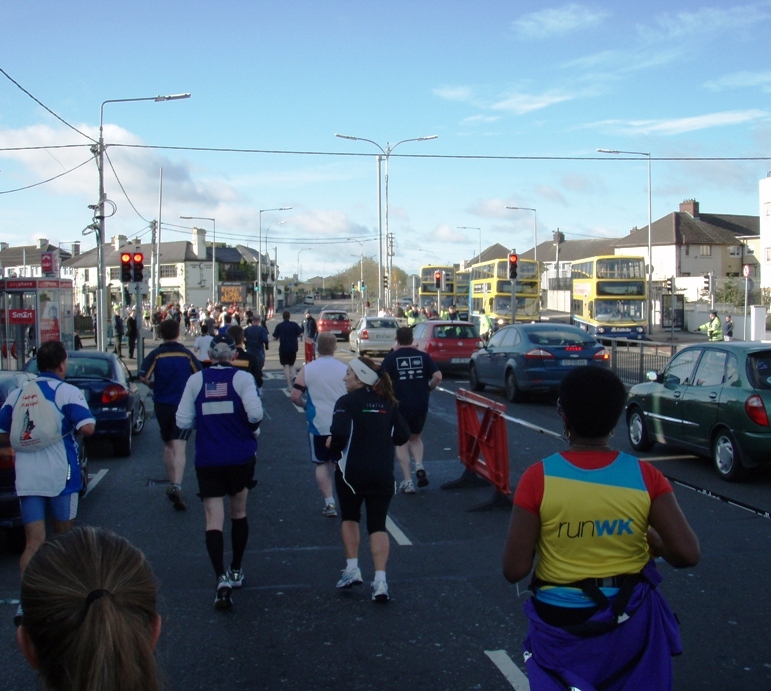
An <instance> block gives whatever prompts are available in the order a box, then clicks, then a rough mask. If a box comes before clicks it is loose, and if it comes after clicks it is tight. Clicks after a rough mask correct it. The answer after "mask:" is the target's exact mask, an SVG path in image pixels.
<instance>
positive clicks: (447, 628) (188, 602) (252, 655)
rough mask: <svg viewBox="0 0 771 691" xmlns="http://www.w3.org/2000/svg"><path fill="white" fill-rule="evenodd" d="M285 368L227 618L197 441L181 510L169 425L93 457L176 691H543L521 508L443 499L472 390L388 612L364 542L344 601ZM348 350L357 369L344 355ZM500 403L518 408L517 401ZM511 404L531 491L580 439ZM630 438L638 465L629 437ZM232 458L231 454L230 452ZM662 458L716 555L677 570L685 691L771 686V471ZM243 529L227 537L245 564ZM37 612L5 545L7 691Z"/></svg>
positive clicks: (445, 396)
mask: <svg viewBox="0 0 771 691" xmlns="http://www.w3.org/2000/svg"><path fill="white" fill-rule="evenodd" d="M318 309H319V307H318V306H317V307H316V308H315V311H318ZM298 319H299V316H298ZM148 346H150V347H152V342H150V343H149V344H148ZM148 350H149V348H148ZM277 355H278V354H277V351H276V349H275V347H274V348H271V350H270V351H269V353H268V360H267V363H266V371H267V373H268V379H267V380H266V382H265V387H264V390H263V403H264V406H265V411H266V416H265V421H264V423H263V426H262V434H261V437H260V451H259V462H258V466H257V478H258V480H259V483H258V485H257V487H256V488H255V489H254V490H253V491H252V492H251V493H250V496H249V501H248V512H249V521H250V530H251V532H250V539H249V546H248V549H247V553H246V556H245V559H244V570H245V573H246V581H245V585H244V587H243V588H242V589H241V590H240V591H236V592H235V594H234V606H233V609H232V610H230V611H227V612H221V611H217V610H215V609H214V606H213V600H214V590H215V579H214V575H213V572H212V569H211V565H210V563H209V560H208V557H207V555H206V550H205V546H204V535H203V533H204V520H203V509H202V507H201V505H200V502H199V501H198V499H197V498H196V497H195V491H196V486H195V475H194V469H193V464H192V458H193V450H192V448H190V447H191V446H192V444H189V445H188V447H189V448H188V453H187V456H188V467H187V470H186V473H185V482H184V489H185V493H186V496H187V499H188V510H187V511H185V512H174V511H173V510H172V508H171V504H170V502H169V501H168V500H167V498H166V497H165V496H164V491H165V486H166V482H165V475H164V471H163V467H162V464H161V442H160V437H159V434H158V428H157V424H156V422H155V420H149V421H148V424H147V426H146V428H145V431H144V432H143V433H142V434H141V435H140V436H139V437H137V438H136V439H135V445H134V452H133V455H132V457H131V458H128V459H122V458H113V457H112V454H111V449H110V447H109V445H107V444H102V445H99V444H95V445H94V446H93V448H92V450H91V475H92V478H93V480H92V488H91V489H90V491H89V494H88V496H87V497H86V498H85V499H84V500H83V501H82V502H81V509H80V513H79V516H78V522H81V523H88V524H94V525H102V526H105V527H109V528H111V529H113V530H115V531H117V532H118V533H120V534H122V535H124V536H125V537H127V538H128V539H130V540H131V541H132V542H133V543H134V544H136V545H137V546H138V547H140V548H141V549H142V550H143V551H144V552H145V554H146V555H147V556H148V558H149V559H150V561H151V562H152V564H153V567H154V569H155V573H156V575H157V577H158V580H159V585H160V595H161V604H160V607H161V613H162V616H163V633H162V635H161V638H160V642H159V645H158V658H159V661H160V663H161V665H162V667H163V669H164V671H165V676H166V687H167V688H168V689H177V690H187V689H231V688H243V689H335V690H337V691H347V690H348V689H351V690H354V689H356V690H358V689H400V690H401V689H410V690H412V689H432V690H433V689H450V690H455V689H458V690H460V689H512V688H514V689H518V690H522V689H527V688H528V684H527V680H526V677H525V676H524V674H523V670H524V664H523V661H522V654H521V641H522V639H523V637H524V635H525V631H526V622H525V617H524V616H523V614H522V611H521V607H522V602H523V601H524V599H525V598H526V597H527V594H526V592H525V590H524V585H526V584H521V585H520V586H519V588H518V587H517V586H512V585H510V584H508V583H507V582H506V581H505V580H504V578H503V576H502V575H501V566H500V561H501V549H502V546H503V541H504V538H505V534H506V529H507V525H508V514H509V511H508V509H507V508H505V507H502V508H501V507H499V508H494V509H492V510H487V511H470V509H472V508H474V507H477V506H479V505H481V504H484V503H485V502H487V501H488V500H489V499H491V497H492V494H493V493H492V490H491V489H490V488H489V487H477V488H471V489H453V490H443V489H441V485H442V483H444V482H447V481H450V480H454V479H457V478H458V477H460V475H461V473H462V470H463V469H462V466H461V465H460V463H459V461H458V442H457V423H456V413H455V398H454V392H455V391H456V390H457V389H458V388H462V387H464V386H467V384H466V383H464V381H463V379H462V378H461V377H457V378H454V377H448V378H446V379H445V382H444V384H443V385H442V387H441V390H438V391H437V392H435V393H434V394H432V399H431V410H430V413H429V418H428V422H427V424H426V430H425V434H424V439H425V445H426V463H425V465H426V469H427V471H428V473H429V478H430V485H429V486H428V487H427V488H426V489H425V490H419V491H418V493H417V494H415V495H412V496H408V495H403V494H400V495H397V496H396V497H395V498H394V500H393V502H392V504H391V511H390V519H391V520H390V522H389V532H390V534H391V544H392V547H391V556H390V559H389V563H388V582H389V585H390V588H391V593H392V596H393V599H392V601H391V602H390V603H389V604H387V605H378V604H375V603H372V602H371V601H370V588H369V583H368V581H369V580H371V578H372V576H373V569H372V562H371V558H370V555H369V547H368V544H367V540H366V536H365V535H364V533H365V531H364V530H363V531H362V533H363V538H362V546H361V552H360V563H361V567H362V573H363V575H364V579H365V585H364V587H361V588H354V589H352V590H350V591H337V590H336V589H335V583H336V581H337V579H338V578H339V575H340V571H341V570H342V569H343V568H344V566H345V559H344V555H343V549H342V544H341V540H340V524H339V519H330V518H325V517H323V516H322V514H321V509H322V505H323V501H322V499H321V495H320V494H319V492H318V489H317V487H316V483H315V479H314V472H313V467H312V465H311V463H310V461H309V459H308V448H307V441H306V427H305V418H304V414H303V413H301V412H300V411H299V410H298V409H296V408H295V407H294V406H293V405H292V404H291V402H290V401H289V398H288V394H287V392H286V383H285V381H284V378H283V374H282V372H281V371H280V368H279V364H278V357H277ZM340 355H341V358H342V359H344V360H346V359H348V358H349V357H350V353H348V351H347V349H346V348H345V345H344V344H341V350H340ZM485 396H489V398H490V399H492V400H495V401H499V402H504V403H506V401H505V399H504V398H503V396H502V394H501V393H496V392H494V391H490V392H485ZM506 406H507V417H508V418H510V419H508V420H507V424H506V427H507V433H508V442H509V464H510V479H511V486H512V488H513V487H515V486H516V482H517V479H518V478H519V476H520V475H521V473H522V472H523V470H524V469H525V468H526V467H527V466H528V465H529V464H530V463H532V462H534V461H536V460H538V459H540V458H542V457H544V456H546V455H548V454H550V453H552V452H554V451H555V450H559V449H562V448H564V442H562V440H561V439H560V438H559V436H558V434H559V432H560V431H561V426H560V422H559V419H558V418H557V415H556V411H555V409H554V400H553V399H550V398H548V397H547V398H537V399H533V400H531V401H527V402H525V403H522V404H511V403H506ZM612 442H614V446H616V448H618V449H620V450H625V451H631V448H630V447H629V444H628V441H627V439H626V433H625V430H624V428H623V427H619V428H618V429H617V431H616V434H615V436H614V438H613V440H612ZM222 444H223V453H226V452H227V440H226V439H223V440H222ZM647 456H649V457H650V458H651V459H652V460H654V461H655V462H656V463H657V464H658V465H659V467H660V468H661V469H662V471H663V472H665V473H666V474H667V475H668V476H669V477H670V478H672V479H675V480H677V481H680V482H681V483H682V484H676V485H675V487H676V493H677V496H678V499H679V501H680V503H681V505H682V507H683V509H684V511H685V512H686V515H687V516H688V518H689V520H690V522H691V524H692V525H693V527H694V529H695V530H696V531H697V533H698V535H699V537H700V539H701V545H702V561H701V563H700V564H699V565H698V566H697V567H696V568H694V569H685V570H674V569H672V568H670V567H669V566H667V565H666V564H662V565H661V570H662V572H663V573H664V584H663V586H662V589H663V592H664V594H665V595H666V597H667V598H668V600H669V602H670V603H671V605H672V607H673V609H675V611H676V612H677V614H678V616H679V618H680V622H681V626H682V637H683V643H684V653H683V655H682V656H680V657H678V658H676V659H675V660H674V668H675V679H676V688H678V689H711V688H714V689H743V690H747V691H749V690H754V689H758V690H761V689H768V688H771V646H769V645H768V640H769V635H768V621H769V618H770V617H769V615H771V604H770V603H771V598H769V595H768V593H767V587H766V581H767V574H768V573H769V570H770V568H771V556H769V555H771V531H770V530H769V528H771V522H770V521H769V517H768V516H769V512H771V472H768V471H766V472H761V473H757V474H756V475H755V476H753V477H752V478H751V479H750V480H749V481H748V482H746V483H743V484H739V485H729V484H727V483H724V482H722V481H720V480H719V479H717V477H716V476H715V475H714V472H713V471H712V470H711V469H710V467H709V461H707V460H705V459H696V458H694V457H692V456H689V455H687V454H685V453H683V452H682V451H680V452H678V450H676V449H663V448H661V447H658V446H657V447H654V449H653V450H652V451H651V453H650V454H648V455H647ZM397 473H398V471H397ZM696 490H701V491H696ZM729 500H731V501H733V502H735V503H729ZM737 504H741V506H739V505H737ZM228 530H229V526H227V523H226V550H229V538H228V532H227V531H228ZM17 598H18V556H17V555H15V554H12V553H11V552H9V551H8V549H7V548H6V547H5V545H3V544H2V543H0V604H2V605H3V606H2V607H0V614H2V616H0V635H2V637H3V638H4V640H5V641H6V645H5V647H4V650H5V654H4V658H3V664H2V669H3V671H2V682H1V683H0V686H1V687H2V688H3V689H6V690H7V691H11V690H12V689H17V690H19V691H21V690H25V691H26V690H27V689H33V688H37V683H36V679H35V675H34V673H33V672H32V671H31V670H30V669H29V668H28V667H27V665H26V662H25V661H24V660H23V658H22V656H21V654H20V652H19V651H18V649H17V648H16V645H15V642H14V634H15V631H14V627H13V623H12V617H13V613H14V612H15V609H16V604H15V600H16V599H17Z"/></svg>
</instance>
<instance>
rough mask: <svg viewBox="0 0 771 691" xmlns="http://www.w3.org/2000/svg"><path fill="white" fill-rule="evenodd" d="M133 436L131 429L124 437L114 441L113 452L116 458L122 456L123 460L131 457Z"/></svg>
mask: <svg viewBox="0 0 771 691" xmlns="http://www.w3.org/2000/svg"><path fill="white" fill-rule="evenodd" d="M132 437H133V435H132V434H131V430H130V429H129V431H128V433H127V434H124V435H123V436H122V437H116V438H115V439H113V441H112V451H113V453H114V454H115V455H116V456H122V457H123V458H125V457H127V456H130V455H131V439H132Z"/></svg>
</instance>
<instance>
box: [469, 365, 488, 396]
mask: <svg viewBox="0 0 771 691" xmlns="http://www.w3.org/2000/svg"><path fill="white" fill-rule="evenodd" d="M468 379H469V384H470V385H471V390H472V391H484V390H485V385H484V384H483V383H482V382H481V381H479V375H478V374H477V368H476V367H475V366H474V364H473V363H472V364H471V365H469V368H468Z"/></svg>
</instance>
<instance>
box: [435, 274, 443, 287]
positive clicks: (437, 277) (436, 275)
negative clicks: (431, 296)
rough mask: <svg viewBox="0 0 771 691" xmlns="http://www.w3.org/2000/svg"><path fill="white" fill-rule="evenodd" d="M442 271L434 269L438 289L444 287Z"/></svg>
mask: <svg viewBox="0 0 771 691" xmlns="http://www.w3.org/2000/svg"><path fill="white" fill-rule="evenodd" d="M442 273H443V272H441V271H434V288H436V289H437V290H441V288H442Z"/></svg>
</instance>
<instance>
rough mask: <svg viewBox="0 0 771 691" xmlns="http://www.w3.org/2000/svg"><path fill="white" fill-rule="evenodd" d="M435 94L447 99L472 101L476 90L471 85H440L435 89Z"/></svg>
mask: <svg viewBox="0 0 771 691" xmlns="http://www.w3.org/2000/svg"><path fill="white" fill-rule="evenodd" d="M433 94H434V96H438V97H439V98H443V99H445V100H446V101H470V100H471V99H472V98H473V96H474V90H473V87H470V86H440V87H437V88H436V89H433Z"/></svg>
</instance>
